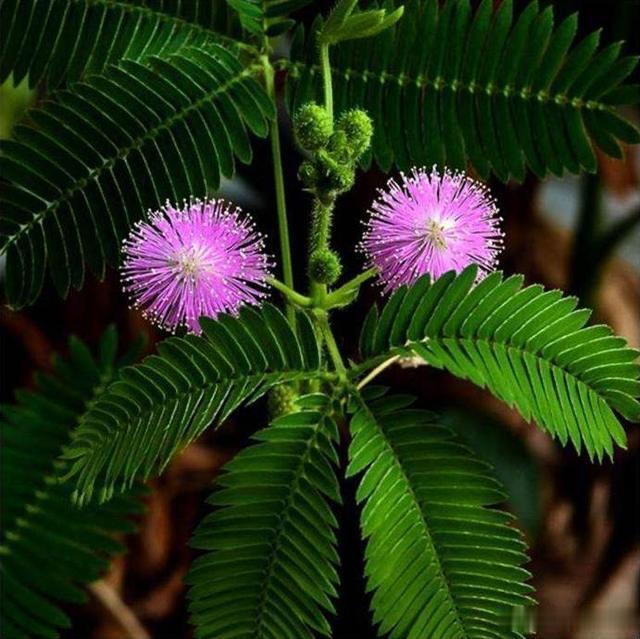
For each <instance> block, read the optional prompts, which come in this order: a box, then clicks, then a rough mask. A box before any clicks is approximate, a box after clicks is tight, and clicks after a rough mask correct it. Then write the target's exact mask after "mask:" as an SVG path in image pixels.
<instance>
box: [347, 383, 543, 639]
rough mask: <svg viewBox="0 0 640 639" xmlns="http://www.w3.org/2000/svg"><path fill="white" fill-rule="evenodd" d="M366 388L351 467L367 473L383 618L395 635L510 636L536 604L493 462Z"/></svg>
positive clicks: (370, 559)
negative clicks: (515, 617) (517, 619)
mask: <svg viewBox="0 0 640 639" xmlns="http://www.w3.org/2000/svg"><path fill="white" fill-rule="evenodd" d="M412 403H413V398H411V397H407V396H395V397H394V396H384V391H382V389H379V388H377V389H376V388H369V389H366V391H365V392H364V394H363V396H362V397H361V396H356V397H355V399H354V409H355V415H354V416H353V419H352V422H351V431H352V435H353V440H352V442H351V446H350V449H349V458H350V462H349V468H348V471H347V472H348V474H349V475H354V474H357V473H362V472H364V475H363V476H362V478H361V480H360V485H359V487H358V492H357V495H356V498H357V500H358V502H360V503H362V504H363V508H362V515H361V527H362V532H363V535H364V537H365V538H366V539H367V548H366V554H365V559H366V575H367V583H368V589H369V590H372V591H375V592H374V594H373V599H372V604H371V605H372V609H373V613H374V622H376V623H379V624H380V627H379V631H380V633H381V634H386V633H389V635H388V636H389V637H391V638H400V637H402V638H416V639H417V638H422V637H438V638H439V639H454V638H455V639H457V638H459V637H465V638H467V639H507V638H508V637H515V636H520V635H517V634H516V633H514V632H512V631H511V619H512V613H513V610H514V607H516V606H522V605H526V604H527V603H528V602H529V598H528V596H527V594H528V593H529V592H530V591H531V588H530V586H529V585H527V584H526V583H525V582H526V580H527V579H528V578H529V576H530V575H529V573H528V572H527V571H526V570H524V569H523V568H522V567H521V566H522V564H523V563H524V562H525V561H526V555H525V553H524V549H525V545H524V543H523V541H522V540H521V536H520V534H519V533H518V532H517V531H516V530H515V529H514V528H513V527H511V526H510V525H509V524H510V521H511V517H510V516H509V515H507V514H506V513H504V512H502V511H500V510H496V509H495V508H493V507H492V506H493V505H494V504H496V503H499V502H501V501H503V499H504V493H503V492H502V490H501V487H500V485H499V483H498V482H497V481H496V480H495V479H493V478H492V477H491V476H490V474H489V473H488V466H487V464H485V463H484V462H481V461H480V460H478V459H477V458H476V457H475V456H474V455H473V454H472V453H471V452H470V451H469V450H468V449H467V448H465V447H464V446H462V445H461V444H459V443H458V442H457V441H455V440H454V439H453V436H452V433H451V432H450V431H449V430H448V429H447V428H444V427H443V426H440V425H438V424H437V423H436V422H435V421H434V420H435V415H433V414H432V413H429V412H427V411H423V410H417V409H415V408H411V407H410V406H411V404H412Z"/></svg>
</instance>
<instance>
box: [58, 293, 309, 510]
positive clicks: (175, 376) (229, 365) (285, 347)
mask: <svg viewBox="0 0 640 639" xmlns="http://www.w3.org/2000/svg"><path fill="white" fill-rule="evenodd" d="M201 325H202V328H203V331H204V336H203V337H197V336H195V335H187V336H186V337H172V338H169V339H167V340H165V341H164V342H162V343H161V344H160V345H159V347H158V352H159V355H152V356H150V357H147V358H146V359H145V360H144V361H143V362H142V363H141V364H139V365H138V366H134V367H130V368H127V369H125V370H123V372H122V378H121V380H119V381H118V382H116V383H115V384H113V385H112V386H111V387H110V388H109V389H108V390H107V392H106V393H105V394H104V395H103V396H102V397H101V398H100V400H99V401H98V402H97V403H96V404H95V406H93V407H92V409H91V410H90V411H89V412H88V413H87V414H86V415H85V416H84V417H83V419H82V421H81V423H80V427H79V428H78V430H77V431H76V432H75V434H74V438H73V441H72V443H71V446H70V447H69V450H68V451H67V457H68V458H69V459H74V460H75V463H74V465H73V468H72V471H71V473H70V474H74V475H77V484H78V493H79V496H80V498H81V501H83V500H84V501H87V500H89V499H90V498H91V495H92V493H93V491H94V487H95V485H96V483H99V484H100V486H101V487H102V494H101V497H102V498H103V499H105V498H109V497H110V496H111V494H112V492H113V490H114V486H115V484H116V483H117V482H119V483H120V485H121V487H122V489H124V488H126V487H127V486H128V485H130V484H131V482H133V481H134V479H135V478H136V477H137V476H141V477H143V478H147V477H149V476H151V475H152V474H154V473H156V472H159V470H161V469H162V468H164V466H166V464H167V463H169V461H170V460H171V458H172V457H173V455H174V454H175V453H176V452H177V451H179V450H180V449H182V448H183V447H184V446H186V445H187V444H188V443H189V442H191V441H192V440H193V439H194V438H196V437H198V435H200V434H201V433H202V431H203V430H204V429H205V428H207V426H209V425H210V424H212V423H219V422H221V421H222V420H224V419H225V418H226V417H227V416H228V415H229V413H231V412H232V411H233V410H234V409H236V408H237V407H238V406H239V405H240V404H242V403H245V402H250V401H253V400H255V399H256V398H258V397H260V396H261V395H263V394H264V393H265V392H266V391H267V390H269V388H271V387H272V386H273V385H275V384H278V383H281V382H284V381H289V380H294V379H298V378H300V377H305V376H307V377H310V376H313V375H314V373H317V372H318V371H319V369H320V351H319V347H318V342H317V338H316V335H315V332H314V329H313V326H312V324H311V321H310V320H309V318H308V317H307V316H306V315H304V314H301V315H299V317H298V321H297V323H296V331H295V332H294V330H293V329H292V328H291V327H290V326H289V324H288V323H287V321H286V319H285V317H284V316H283V315H282V313H281V312H280V311H279V310H278V309H277V308H276V307H275V306H271V305H269V304H267V305H265V306H264V307H263V308H262V309H260V310H259V311H257V310H254V309H252V308H245V309H243V311H242V312H241V313H240V316H239V317H238V318H234V317H230V316H225V315H221V316H219V317H218V319H217V320H215V321H214V320H211V319H207V318H203V319H201Z"/></svg>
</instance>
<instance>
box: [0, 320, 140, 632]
mask: <svg viewBox="0 0 640 639" xmlns="http://www.w3.org/2000/svg"><path fill="white" fill-rule="evenodd" d="M70 346H71V349H70V350H71V355H70V357H69V359H68V360H62V359H58V360H56V362H55V364H54V369H55V371H54V374H53V375H40V376H38V378H37V388H36V390H35V391H22V392H19V393H18V394H17V400H18V401H17V403H16V404H15V405H7V406H3V407H2V417H1V420H0V435H1V439H2V446H1V448H0V483H1V485H2V500H1V502H0V503H1V508H0V514H1V518H2V534H1V536H0V539H1V541H0V577H1V581H2V604H1V605H0V616H1V618H0V626H1V627H2V636H3V637H4V638H5V639H27V638H34V637H57V636H58V634H59V631H60V629H61V628H66V627H68V625H69V619H68V617H67V615H66V614H65V613H64V612H63V610H62V609H61V608H60V606H61V605H63V604H67V603H77V602H81V601H84V600H85V599H86V593H85V591H84V589H83V586H84V585H86V584H88V583H89V582H92V581H94V580H96V579H98V578H99V577H100V575H101V574H102V573H103V572H104V571H105V570H106V569H107V567H108V565H109V561H108V559H109V557H110V556H111V555H113V554H115V553H118V552H120V551H122V549H123V548H122V546H121V544H120V543H118V542H117V541H116V540H115V539H114V537H113V535H114V534H115V533H123V532H127V531H131V530H132V528H133V522H132V521H130V519H129V517H130V516H131V515H132V514H134V513H137V512H139V511H140V509H141V503H140V501H139V499H138V498H137V495H139V492H140V491H139V489H136V491H135V493H129V494H128V495H123V496H120V497H118V498H117V499H114V500H113V502H111V503H109V504H108V505H106V506H90V507H89V508H87V509H85V510H79V509H78V508H77V507H76V506H74V505H73V503H72V501H71V488H70V487H69V486H68V485H65V484H62V483H60V481H59V478H60V475H61V473H62V472H63V471H64V464H63V463H62V462H60V461H59V460H58V457H59V455H60V454H61V452H62V448H63V446H64V445H66V444H67V443H68V441H69V437H70V435H71V433H72V430H73V428H74V427H75V426H76V425H77V423H78V419H79V418H80V416H81V415H82V413H83V412H84V411H85V410H86V408H87V405H88V404H89V403H90V402H92V401H94V400H95V398H96V397H97V396H99V395H100V393H101V392H102V389H103V388H104V385H105V384H106V383H108V381H109V380H110V379H111V378H112V377H113V376H114V374H115V372H116V362H115V350H116V347H117V336H116V334H115V331H114V330H109V331H107V332H106V333H105V335H104V337H103V339H102V343H101V353H100V357H99V358H94V357H93V356H92V355H91V353H90V352H89V350H88V349H87V347H86V346H85V345H84V344H83V343H82V342H80V341H79V340H75V339H72V340H71V345H70Z"/></svg>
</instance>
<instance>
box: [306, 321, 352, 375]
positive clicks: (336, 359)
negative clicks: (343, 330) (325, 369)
mask: <svg viewBox="0 0 640 639" xmlns="http://www.w3.org/2000/svg"><path fill="white" fill-rule="evenodd" d="M314 315H315V317H316V320H317V322H318V326H319V327H320V331H321V332H322V335H323V337H324V339H325V342H326V344H327V350H328V351H329V355H330V357H331V361H332V362H333V365H334V366H335V367H336V372H337V373H338V376H339V377H340V378H343V379H344V378H346V374H347V368H346V366H345V365H344V361H343V359H342V355H341V354H340V349H339V348H338V344H337V343H336V339H335V337H334V336H333V331H332V330H331V326H330V325H329V316H328V315H327V312H326V311H323V310H319V309H317V310H316V311H315V313H314Z"/></svg>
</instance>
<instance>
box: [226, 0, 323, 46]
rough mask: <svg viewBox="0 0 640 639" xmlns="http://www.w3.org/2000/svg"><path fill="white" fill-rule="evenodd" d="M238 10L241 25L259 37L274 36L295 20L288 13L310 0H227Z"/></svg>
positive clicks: (282, 31) (285, 29) (291, 24)
mask: <svg viewBox="0 0 640 639" xmlns="http://www.w3.org/2000/svg"><path fill="white" fill-rule="evenodd" d="M227 2H228V3H229V6H230V7H232V8H233V9H235V10H236V11H237V12H238V16H239V18H240V22H241V23H242V26H243V27H244V28H245V29H246V30H247V31H249V32H250V33H252V34H254V35H256V36H260V37H264V36H266V37H274V36H278V35H281V34H282V33H284V32H285V31H288V30H289V29H290V28H291V27H292V26H293V25H294V24H295V22H294V21H293V20H292V19H291V18H289V15H290V14H291V13H293V12H294V11H297V10H298V9H301V8H302V7H304V6H306V5H308V4H310V3H311V0H227Z"/></svg>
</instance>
